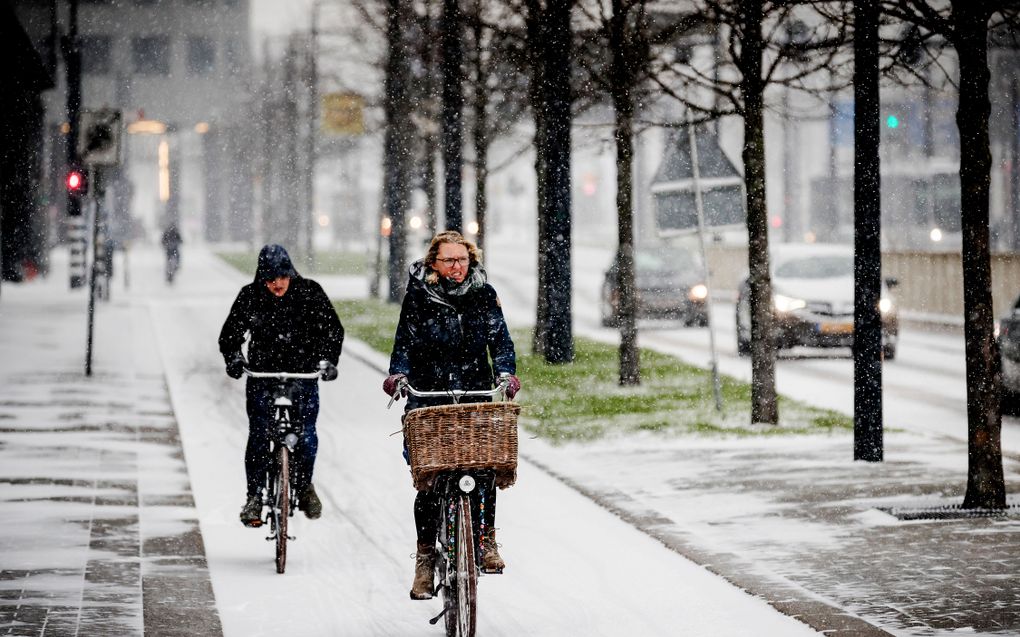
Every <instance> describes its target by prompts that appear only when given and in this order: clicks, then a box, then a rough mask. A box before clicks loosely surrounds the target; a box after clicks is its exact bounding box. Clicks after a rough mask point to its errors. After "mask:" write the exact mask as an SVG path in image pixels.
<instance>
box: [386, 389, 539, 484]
mask: <svg viewBox="0 0 1020 637" xmlns="http://www.w3.org/2000/svg"><path fill="white" fill-rule="evenodd" d="M520 412H521V406H520V405H519V404H517V403H512V402H506V401H504V402H493V403H462V404H459V405H440V406H437V407H422V408H420V409H412V410H411V411H409V412H407V414H405V415H404V444H406V445H407V452H408V456H409V458H410V462H411V479H412V480H413V481H414V488H415V489H418V490H419V491H424V490H427V489H428V488H429V487H431V486H432V481H433V480H434V479H435V477H436V475H437V474H439V473H441V472H443V471H448V470H451V469H478V468H486V469H494V470H495V471H496V486H498V487H500V488H501V489H505V488H507V487H509V486H510V485H512V484H513V483H514V481H515V480H516V479H517V416H518V414H520Z"/></svg>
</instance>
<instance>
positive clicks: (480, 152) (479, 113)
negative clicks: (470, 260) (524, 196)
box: [472, 2, 489, 259]
mask: <svg viewBox="0 0 1020 637" xmlns="http://www.w3.org/2000/svg"><path fill="white" fill-rule="evenodd" d="M476 7H477V9H476V10H477V16H476V17H477V19H476V20H475V21H474V29H473V31H474V47H475V50H474V55H473V56H472V57H473V60H472V61H473V62H474V67H475V69H474V70H475V74H474V75H475V76H474V82H473V83H474V103H473V107H474V112H475V122H474V124H475V125H474V130H473V131H472V137H473V140H472V141H473V142H474V149H475V223H477V224H478V236H477V239H476V241H475V243H476V244H477V245H478V247H479V248H482V249H483V252H482V258H483V259H484V257H485V252H484V248H485V234H486V230H487V228H486V227H485V225H486V219H485V213H486V209H487V208H488V205H489V204H488V197H487V193H486V190H485V185H486V181H487V180H488V178H489V133H488V130H489V118H488V112H487V107H488V101H489V87H488V83H489V70H488V67H487V62H486V61H485V60H484V59H483V52H484V49H485V42H484V41H483V40H484V38H485V33H484V29H483V27H482V11H481V3H480V2H479V3H476Z"/></svg>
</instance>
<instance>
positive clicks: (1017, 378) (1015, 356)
mask: <svg viewBox="0 0 1020 637" xmlns="http://www.w3.org/2000/svg"><path fill="white" fill-rule="evenodd" d="M996 327H997V330H996V332H997V336H996V338H997V339H998V341H999V360H1001V361H1002V407H1003V411H1004V412H1007V413H1018V412H1020V298H1018V299H1017V300H1016V303H1014V304H1013V307H1012V308H1011V309H1010V312H1009V314H1008V315H1007V316H1004V317H1002V318H1001V319H999V323H998V325H997V326H996Z"/></svg>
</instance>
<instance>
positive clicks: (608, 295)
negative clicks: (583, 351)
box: [599, 245, 708, 327]
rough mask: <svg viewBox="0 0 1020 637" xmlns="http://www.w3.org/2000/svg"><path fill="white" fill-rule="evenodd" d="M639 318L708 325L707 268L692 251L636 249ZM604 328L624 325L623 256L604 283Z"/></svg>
mask: <svg viewBox="0 0 1020 637" xmlns="http://www.w3.org/2000/svg"><path fill="white" fill-rule="evenodd" d="M634 279H635V284H636V286H637V317H638V318H667V319H673V320H679V321H682V322H683V323H684V324H685V325H698V326H702V327H703V326H705V325H708V312H707V310H706V308H705V299H706V297H708V287H707V286H706V285H705V280H704V268H703V267H702V266H701V263H700V261H699V259H697V258H695V256H694V254H693V253H691V252H690V251H688V250H686V249H684V248H682V247H679V246H676V245H670V246H638V247H636V248H635V249H634ZM599 305H600V307H601V313H602V325H604V326H606V327H614V326H616V325H619V323H620V257H619V255H616V257H615V258H614V259H613V262H612V264H610V266H609V269H608V270H607V271H606V273H605V277H604V279H603V283H602V295H601V302H600V303H599Z"/></svg>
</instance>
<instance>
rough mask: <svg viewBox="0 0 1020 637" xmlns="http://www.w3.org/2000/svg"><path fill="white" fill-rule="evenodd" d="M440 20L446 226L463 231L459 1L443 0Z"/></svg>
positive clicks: (462, 124) (461, 85)
mask: <svg viewBox="0 0 1020 637" xmlns="http://www.w3.org/2000/svg"><path fill="white" fill-rule="evenodd" d="M440 20H441V24H440V38H441V41H442V47H443V53H442V59H441V60H440V69H441V72H442V77H443V109H442V110H443V113H442V121H441V124H442V126H441V132H440V137H441V138H442V144H443V178H444V183H445V186H446V187H445V197H446V198H445V212H446V220H445V223H444V228H445V229H447V230H456V231H457V232H461V231H462V228H463V225H464V221H463V216H462V215H463V199H462V198H463V193H462V191H461V173H462V172H463V168H464V156H463V144H464V112H463V111H464V74H463V71H462V69H461V63H462V58H463V56H464V51H463V46H462V42H461V39H462V37H463V31H464V29H463V20H461V16H460V5H459V4H458V2H457V0H443V14H442V16H441V17H440Z"/></svg>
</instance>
